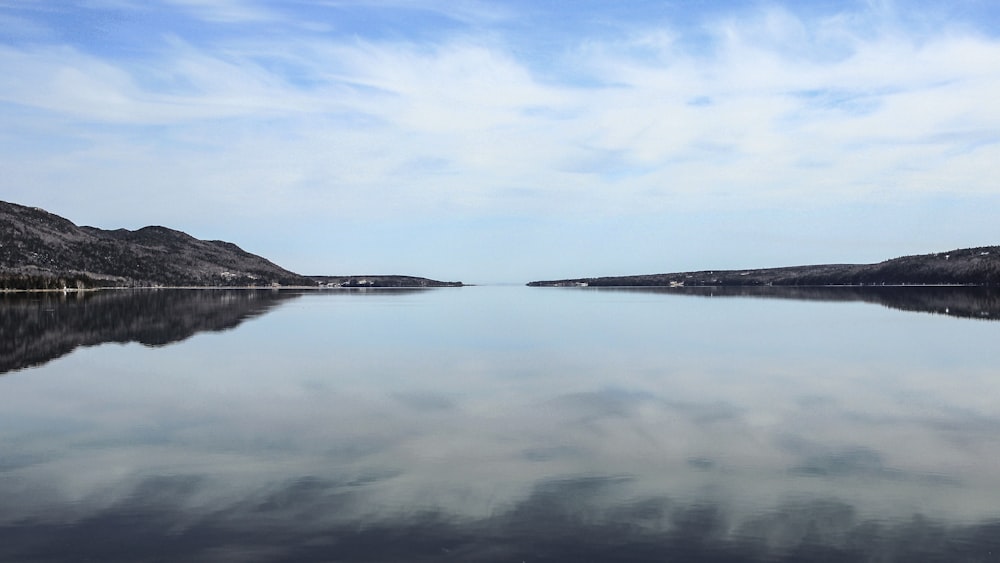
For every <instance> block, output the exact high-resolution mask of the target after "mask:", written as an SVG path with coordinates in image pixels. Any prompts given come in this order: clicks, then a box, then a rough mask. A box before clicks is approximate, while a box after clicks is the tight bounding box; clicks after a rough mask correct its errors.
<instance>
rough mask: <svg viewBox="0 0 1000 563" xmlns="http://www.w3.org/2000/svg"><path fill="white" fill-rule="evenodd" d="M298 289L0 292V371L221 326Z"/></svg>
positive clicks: (157, 341) (254, 313) (272, 304)
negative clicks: (105, 345) (76, 352)
mask: <svg viewBox="0 0 1000 563" xmlns="http://www.w3.org/2000/svg"><path fill="white" fill-rule="evenodd" d="M296 297H298V295H297V294H294V293H287V292H280V291H272V290H224V289H218V290H216V289H212V290H206V289H192V290H109V291H99V292H91V291H84V292H71V293H56V292H30V293H0V374H2V373H5V372H8V371H12V370H17V369H22V368H25V367H30V366H35V365H39V364H44V363H46V362H48V361H51V360H54V359H56V358H58V357H60V356H63V355H65V354H68V353H70V352H72V351H73V350H75V349H76V348H77V347H80V346H96V345H98V344H103V343H105V342H119V343H127V342H139V343H141V344H145V345H146V346H163V345H166V344H171V343H174V342H179V341H181V340H184V339H186V338H190V337H191V336H193V335H195V334H197V333H199V332H205V331H223V330H228V329H231V328H234V327H236V326H238V325H239V324H240V323H242V322H244V321H246V320H248V319H252V318H254V317H257V316H260V315H263V314H264V313H266V312H268V311H270V310H271V309H272V308H273V307H275V306H277V305H279V304H280V303H282V302H283V301H286V300H288V299H294V298H296Z"/></svg>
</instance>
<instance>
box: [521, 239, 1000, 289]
mask: <svg viewBox="0 0 1000 563" xmlns="http://www.w3.org/2000/svg"><path fill="white" fill-rule="evenodd" d="M528 285H529V286H534V287H567V286H597V287H679V286H688V287H691V286H697V287H707V286H768V285H770V286H828V285H845V286H849V285H855V286H870V285H979V286H997V285H1000V246H980V247H976V248H961V249H958V250H951V251H948V252H938V253H934V254H922V255H917V256H903V257H901V258H893V259H891V260H886V261H884V262H879V263H877V264H823V265H816V266H790V267H785V268H764V269H748V270H702V271H697V272H675V273H669V274H644V275H635V276H605V277H593V278H573V279H563V280H548V281H533V282H530V283H529V284H528Z"/></svg>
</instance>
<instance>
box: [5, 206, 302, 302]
mask: <svg viewBox="0 0 1000 563" xmlns="http://www.w3.org/2000/svg"><path fill="white" fill-rule="evenodd" d="M272 284H280V285H306V286H314V285H316V284H315V282H314V281H313V280H311V279H309V278H306V277H304V276H300V275H298V274H295V273H293V272H290V271H288V270H285V269H284V268H281V267H279V266H277V265H275V264H273V263H272V262H270V261H268V260H266V259H264V258H262V257H260V256H257V255H254V254H251V253H249V252H246V251H244V250H243V249H241V248H240V247H238V246H236V245H235V244H232V243H228V242H223V241H217V240H199V239H196V238H194V237H192V236H190V235H188V234H186V233H183V232H181V231H175V230H173V229H168V228H166V227H144V228H142V229H138V230H136V231H129V230H126V229H118V230H113V231H107V230H102V229H96V228H93V227H78V226H76V225H75V224H73V223H72V222H70V221H69V220H67V219H64V218H62V217H60V216H58V215H53V214H52V213H48V212H47V211H44V210H42V209H38V208H34V207H25V206H22V205H17V204H13V203H7V202H2V201H0V289H47V288H48V289H55V288H60V287H70V288H74V287H75V288H85V287H131V286H157V285H162V286H270V285H272Z"/></svg>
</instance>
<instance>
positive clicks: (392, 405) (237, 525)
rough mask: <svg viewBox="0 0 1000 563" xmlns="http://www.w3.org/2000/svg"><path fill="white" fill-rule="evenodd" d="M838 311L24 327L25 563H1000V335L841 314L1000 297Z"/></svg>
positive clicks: (494, 306)
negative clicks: (999, 562)
mask: <svg viewBox="0 0 1000 563" xmlns="http://www.w3.org/2000/svg"><path fill="white" fill-rule="evenodd" d="M799 289H801V288H799ZM831 289H832V290H831V291H829V292H827V291H825V290H822V291H819V292H813V293H809V294H808V295H809V300H803V301H795V300H791V299H785V300H780V301H777V300H775V301H770V300H763V299H739V298H732V299H692V298H689V297H688V296H687V294H690V293H696V292H695V291H692V288H682V291H680V292H678V291H677V290H673V289H672V290H669V291H655V292H650V290H642V291H632V290H610V289H603V288H602V289H600V290H593V291H591V290H589V289H588V290H585V291H578V290H575V289H536V288H507V287H467V288H456V289H442V290H427V291H422V292H413V293H408V292H395V291H386V292H376V293H361V292H348V291H335V292H318V291H316V292H305V293H294V292H292V293H286V292H283V291H278V292H271V291H261V292H250V291H234V292H214V291H193V292H171V291H164V292H162V294H161V292H149V293H148V294H145V293H136V294H130V293H128V292H125V293H121V294H120V295H121V296H128V295H132V296H133V297H134V298H136V300H135V301H133V302H132V303H131V304H130V305H126V304H125V303H124V302H120V303H117V304H114V305H110V304H109V305H108V306H109V307H111V309H107V308H105V307H103V306H95V307H91V306H89V305H88V306H84V305H85V304H86V302H87V301H91V300H93V299H94V298H95V297H99V296H100V294H94V295H91V296H90V298H89V299H87V298H86V297H84V298H81V300H80V301H76V300H75V299H74V296H72V295H71V296H69V298H68V299H67V300H66V302H65V303H62V302H61V299H62V297H61V296H58V295H51V296H48V297H46V298H45V302H44V303H42V302H32V301H31V299H34V298H27V297H23V298H22V297H19V298H17V299H14V300H7V301H3V302H2V303H3V309H10V310H5V311H4V312H3V315H4V316H3V317H2V319H4V320H5V321H9V322H11V323H15V324H12V325H11V324H9V325H4V326H3V328H2V330H4V331H5V333H4V334H13V332H11V331H14V330H24V331H26V332H25V334H29V333H30V334H36V335H41V336H39V337H38V340H39V342H37V343H36V348H33V350H41V349H42V348H43V347H44V346H43V344H44V342H52V343H56V344H57V350H56V351H55V352H53V353H52V354H50V355H49V356H46V355H44V354H41V353H38V352H33V354H32V355H30V358H31V359H30V360H29V364H30V365H31V366H32V367H27V366H28V364H23V365H20V366H19V367H20V370H19V371H17V372H16V373H8V374H7V375H6V376H5V377H2V378H0V444H2V446H3V448H2V450H0V500H2V502H0V560H4V561H6V560H10V561H52V560H73V559H77V560H86V559H89V560H100V561H134V560H183V561H220V560H221V561H473V562H475V561H928V560H930V561H990V560H995V559H996V555H997V554H998V553H1000V412H998V411H997V409H996V406H995V397H996V396H997V395H998V394H1000V380H998V379H997V377H996V374H997V371H996V369H997V368H996V366H997V365H1000V349H998V347H996V346H995V341H996V330H997V328H998V327H1000V325H997V324H995V323H982V322H974V321H966V320H963V319H951V318H944V317H941V316H937V317H935V316H931V315H911V314H906V313H902V312H900V311H897V310H887V309H884V308H881V307H864V306H855V307H850V306H838V305H833V306H827V305H825V304H824V303H821V302H820V301H842V302H845V303H847V302H857V301H862V300H863V301H870V302H881V303H893V307H897V306H898V307H899V308H901V309H902V308H907V309H912V308H913V306H912V305H898V304H899V303H915V302H920V303H930V304H931V305H930V310H931V311H933V312H938V313H942V312H945V311H944V310H943V309H941V308H940V307H941V306H942V304H943V306H944V308H945V309H947V310H948V312H947V313H945V314H949V315H950V314H952V313H951V312H950V311H952V310H956V309H957V310H963V309H964V310H968V311H970V312H975V311H981V310H985V309H982V308H981V307H983V305H982V304H983V303H985V302H986V301H988V300H989V299H992V298H993V297H990V295H991V294H990V293H989V292H982V293H984V295H985V297H984V296H982V295H980V293H981V292H976V291H969V290H968V288H958V289H959V291H953V290H952V289H950V288H949V291H948V292H952V293H953V294H954V295H952V296H951V297H948V296H947V295H945V293H947V292H939V291H938V290H937V289H935V290H934V291H931V292H930V293H924V289H923V288H921V291H920V292H912V293H909V295H908V296H906V297H905V298H903V297H900V296H898V295H897V296H895V297H892V298H891V299H890V298H889V297H886V296H888V295H889V294H888V293H882V294H881V295H882V301H875V300H874V298H869V297H864V298H862V297H861V296H864V295H866V294H865V293H864V292H856V291H850V292H841V291H839V289H840V288H831ZM905 289H907V290H909V289H910V288H905ZM764 291H768V290H764ZM174 293H176V294H174ZM778 294H779V292H772V293H769V294H768V296H774V295H778ZM792 294H795V295H799V296H801V295H803V294H802V293H796V292H792ZM117 295H118V294H117V293H116V292H110V293H108V296H109V298H116V299H117V298H118V297H117ZM706 295H712V294H711V293H708V294H706ZM781 295H782V296H785V297H787V296H789V295H790V294H789V293H788V292H785V293H781ZM756 296H761V295H759V294H758V295H756ZM202 300H204V301H205V302H201V301H202ZM984 300H986V301H984ZM279 305H280V306H279ZM60 307H62V308H60ZM25 308H27V310H25ZM49 309H52V310H53V312H58V317H59V318H61V319H64V322H63V323H61V325H60V323H52V324H48V325H44V330H43V329H42V328H32V329H30V330H31V331H34V332H30V331H27V329H24V328H18V325H17V323H20V322H22V321H23V320H24V319H29V321H28V322H29V324H30V323H35V324H36V325H39V326H41V325H42V324H43V323H42V321H37V320H30V319H37V318H42V317H43V316H44V314H45V313H46V312H47V310H49ZM70 309H72V311H70ZM110 310H114V311H116V312H115V313H113V314H112V313H110V312H109V311H110ZM268 311H269V312H270V314H267V315H262V313H264V312H268ZM32 315H35V316H34V317H32ZM89 315H93V318H91V319H89V320H87V319H86V317H88V316H89ZM968 316H969V318H982V315H978V316H977V315H976V314H970V315H968ZM248 318H256V320H255V321H254V322H249V323H243V322H242V321H243V320H246V319H248ZM68 319H74V320H72V321H69V320H68ZM58 326H65V327H66V328H67V330H66V338H65V339H62V338H57V337H55V336H54V335H56V334H58V332H59V331H58V329H57V328H56V327H58ZM81 327H86V328H81ZM229 328H232V329H234V330H227V329H229ZM199 331H225V332H217V333H215V334H212V335H211V336H208V335H205V334H203V335H199V336H198V337H195V338H190V336H192V335H194V334H197V333H198V332H199ZM81 334H84V335H87V338H84V337H81V336H80V335H81ZM91 335H100V336H91ZM43 337H44V338H43ZM101 338H104V339H106V340H105V341H108V342H124V343H132V344H128V345H125V346H107V347H99V346H94V344H97V343H99V342H100V341H101ZM43 340H44V342H43ZM168 342H172V343H173V344H172V345H170V346H161V344H164V343H168ZM67 343H68V344H67ZM135 343H139V344H145V345H136V344H135ZM74 347H76V350H75V351H74V352H73V353H69V352H70V351H71V350H73V348H74ZM24 357H25V358H28V357H29V355H27V354H25V355H24ZM55 357H59V360H58V361H51V362H48V363H45V362H46V360H45V359H44V358H55ZM39 358H42V359H41V360H39ZM4 359H5V361H6V355H5V357H4ZM13 369H19V368H18V367H15V368H13Z"/></svg>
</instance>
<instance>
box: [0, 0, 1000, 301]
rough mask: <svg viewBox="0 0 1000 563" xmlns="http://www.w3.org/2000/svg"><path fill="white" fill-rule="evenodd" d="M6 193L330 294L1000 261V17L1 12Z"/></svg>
mask: <svg viewBox="0 0 1000 563" xmlns="http://www.w3.org/2000/svg"><path fill="white" fill-rule="evenodd" d="M0 170H2V173H0V200H4V201H9V202H13V203H19V204H22V205H30V206H36V207H41V208H43V209H46V210H48V211H50V212H52V213H56V214H58V215H62V216H63V217H66V218H68V219H70V220H71V221H73V222H74V223H76V224H78V225H90V226H95V227H100V228H106V229H115V228H128V229H137V228H141V227H143V226H146V225H164V226H168V227H171V228H175V229H179V230H182V231H185V232H187V233H189V234H191V235H193V236H196V237H198V238H202V239H220V240H227V241H230V242H234V243H236V244H238V245H240V246H241V247H242V248H244V249H245V250H247V251H250V252H253V253H256V254H260V255H263V256H265V257H267V258H269V259H270V260H272V261H274V262H275V263H277V264H279V265H281V266H283V267H286V268H288V269H291V270H293V271H296V272H298V273H303V274H315V275H319V274H327V275H337V274H408V275H419V276H426V277H431V278H435V279H442V280H461V281H464V282H466V283H523V282H527V281H531V280H539V279H556V278H566V277H583V276H598V275H625V274H643V273H660V272H675V271H687V270H703V269H706V270H707V269H740V268H753V267H774V266H791V265H800V264H815V263H870V262H878V261H881V260H884V259H888V258H893V257H896V256H902V255H908V254H923V253H928V252H937V251H945V250H951V249H954V248H959V247H968V246H981V245H991V244H1000V222H998V221H997V220H996V217H997V213H996V212H997V211H998V210H1000V184H998V180H997V179H998V177H1000V3H997V2H995V1H993V0H955V1H952V2H937V1H921V0H914V1H891V0H886V1H878V0H869V1H842V2H834V1H815V2H806V1H797V2H796V1H784V2H780V1H778V2H728V1H722V0H720V1H698V0H687V1H670V0H659V1H648V0H634V1H625V0H622V1H597V0H574V1H572V2H570V1H564V0H551V1H542V0H531V1H528V0H507V1H495V2H488V1H478V0H449V1H436V0H381V1H379V0H367V1H363V0H309V1H307V0H285V1H280V2H279V1H264V0H63V1H59V2H52V1H48V0H0Z"/></svg>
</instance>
